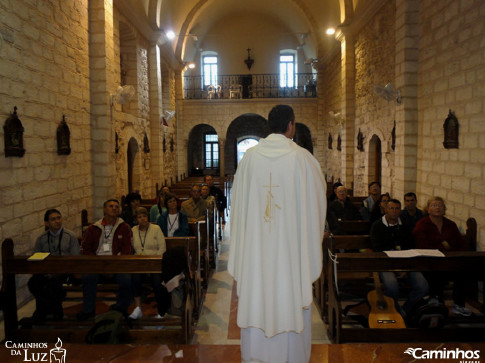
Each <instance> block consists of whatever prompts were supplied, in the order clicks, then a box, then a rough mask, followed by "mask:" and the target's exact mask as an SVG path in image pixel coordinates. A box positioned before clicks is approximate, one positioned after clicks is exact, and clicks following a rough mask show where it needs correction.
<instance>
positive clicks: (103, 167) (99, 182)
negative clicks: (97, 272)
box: [89, 0, 119, 220]
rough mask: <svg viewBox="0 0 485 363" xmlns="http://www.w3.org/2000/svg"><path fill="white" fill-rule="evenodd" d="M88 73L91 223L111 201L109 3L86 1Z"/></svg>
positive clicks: (112, 148)
mask: <svg viewBox="0 0 485 363" xmlns="http://www.w3.org/2000/svg"><path fill="white" fill-rule="evenodd" d="M89 29H90V35H91V36H90V37H89V41H90V43H89V54H90V57H89V58H90V59H89V62H90V64H89V69H90V96H91V139H92V177H93V220H95V219H97V218H99V217H101V216H102V215H103V210H102V207H103V202H104V201H105V200H106V199H108V198H110V197H115V196H114V195H112V193H113V191H114V190H115V187H116V168H115V157H114V156H115V155H114V151H115V145H114V127H113V119H112V116H111V109H110V108H111V106H110V101H111V100H110V98H111V97H110V94H111V93H112V92H113V91H114V87H115V86H114V85H115V82H114V76H115V72H114V71H113V65H114V64H117V63H119V61H118V60H117V59H115V54H114V44H113V36H112V34H113V1H112V0H92V1H89Z"/></svg>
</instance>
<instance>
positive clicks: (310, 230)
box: [228, 134, 327, 338]
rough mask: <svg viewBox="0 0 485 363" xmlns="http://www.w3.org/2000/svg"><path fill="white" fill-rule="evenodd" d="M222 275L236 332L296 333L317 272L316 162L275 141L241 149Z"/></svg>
mask: <svg viewBox="0 0 485 363" xmlns="http://www.w3.org/2000/svg"><path fill="white" fill-rule="evenodd" d="M231 195H232V199H231V244H230V251H229V264H228V270H229V273H230V274H231V275H232V276H233V277H234V280H236V281H237V294H238V315H237V324H238V326H239V327H241V328H243V329H244V328H258V329H260V330H262V331H263V332H264V335H265V336H266V337H268V338H271V337H273V336H275V335H277V334H280V333H284V332H294V333H297V334H299V333H301V332H302V331H303V328H304V321H303V320H304V319H303V309H304V308H307V307H309V306H310V305H311V303H312V300H313V296H312V282H313V281H315V280H316V279H317V278H318V277H319V276H320V272H321V269H322V260H323V258H322V238H323V231H324V225H325V212H326V209H327V208H326V198H325V195H326V184H325V181H324V178H323V174H322V171H321V169H320V165H319V163H318V161H317V160H316V159H315V158H314V157H313V156H312V155H311V154H310V153H309V152H308V151H307V150H305V149H303V148H301V147H299V146H298V145H296V144H295V143H294V142H293V141H292V140H290V139H288V138H286V137H285V136H284V135H281V134H271V135H269V136H268V137H267V138H266V139H262V140H260V142H259V144H258V145H257V146H255V147H253V148H251V149H249V150H248V151H247V152H246V154H245V155H244V157H243V159H242V161H241V162H240V164H239V166H238V170H237V173H236V175H235V178H234V183H233V187H232V191H231Z"/></svg>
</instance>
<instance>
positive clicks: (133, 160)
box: [126, 137, 140, 192]
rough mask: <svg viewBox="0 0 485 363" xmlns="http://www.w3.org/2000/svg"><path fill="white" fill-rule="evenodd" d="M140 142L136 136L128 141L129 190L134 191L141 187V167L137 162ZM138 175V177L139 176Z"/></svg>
mask: <svg viewBox="0 0 485 363" xmlns="http://www.w3.org/2000/svg"><path fill="white" fill-rule="evenodd" d="M138 149H139V147H138V142H137V141H136V140H135V138H133V137H132V138H131V139H130V141H128V149H127V159H126V160H127V161H128V192H133V191H135V190H138V189H139V188H140V183H139V182H140V178H139V169H138V167H137V166H138V163H137V157H136V155H137V153H138ZM137 176H138V177H137Z"/></svg>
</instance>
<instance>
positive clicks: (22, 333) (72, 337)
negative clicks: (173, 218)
mask: <svg viewBox="0 0 485 363" xmlns="http://www.w3.org/2000/svg"><path fill="white" fill-rule="evenodd" d="M166 244H167V249H170V248H174V247H176V246H182V247H183V248H184V253H185V256H186V261H187V266H186V268H185V272H184V274H185V275H186V276H187V277H188V281H189V283H186V284H185V300H184V302H183V314H182V316H181V317H180V318H171V319H167V320H163V321H161V320H159V319H140V320H137V321H136V322H134V323H133V328H132V329H130V330H129V339H130V342H138V343H149V342H160V341H161V340H160V339H175V340H176V341H178V342H181V343H190V341H191V338H192V335H193V319H192V315H193V312H192V306H193V300H195V292H194V288H193V287H194V285H195V284H196V280H197V279H198V276H199V274H200V273H199V272H198V271H197V269H196V266H197V265H196V264H195V266H194V264H193V263H192V261H194V260H198V259H197V258H194V257H197V251H198V246H197V244H196V240H195V238H194V237H178V238H166ZM13 247H14V244H13V241H12V240H11V239H6V240H5V241H4V242H3V244H2V270H3V281H2V288H1V296H2V301H3V304H2V309H3V313H4V326H5V338H6V339H10V340H13V341H30V339H38V338H39V337H42V339H44V340H43V341H54V342H55V341H56V339H57V337H60V338H61V339H62V340H63V341H64V340H65V341H66V342H84V337H85V335H86V333H87V330H88V329H89V328H90V327H91V326H92V324H93V322H92V320H88V321H84V322H78V321H77V320H76V318H75V317H74V316H65V318H64V320H62V321H57V322H54V321H46V322H34V321H32V319H30V318H24V319H22V320H21V321H20V322H19V321H18V315H17V297H16V283H15V275H18V274H36V273H42V274H73V273H76V274H88V273H99V274H116V273H125V274H126V273H129V274H136V273H160V272H161V267H162V256H134V255H123V256H86V255H81V256H48V257H47V258H46V259H44V260H42V261H28V260H27V259H28V257H29V256H15V255H14V253H13ZM98 299H99V297H98ZM149 326H156V327H157V329H146V327H149ZM21 327H23V328H24V329H21ZM162 327H163V328H162ZM158 328H162V329H158ZM51 338H52V340H49V339H51ZM26 339H27V340H26Z"/></svg>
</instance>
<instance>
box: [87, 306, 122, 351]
mask: <svg viewBox="0 0 485 363" xmlns="http://www.w3.org/2000/svg"><path fill="white" fill-rule="evenodd" d="M124 318H125V317H124V315H123V314H122V313H121V312H119V311H117V310H110V311H107V312H106V313H103V314H100V315H98V316H97V317H96V318H95V319H94V325H93V327H92V328H91V329H89V332H88V334H87V335H86V343H87V344H118V343H120V342H121V341H122V340H123V339H122V338H123V335H124V333H125V331H124V329H123V319H124Z"/></svg>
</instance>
